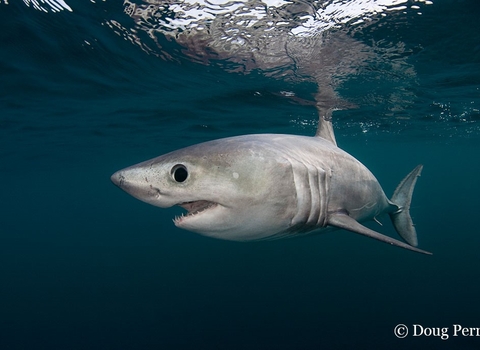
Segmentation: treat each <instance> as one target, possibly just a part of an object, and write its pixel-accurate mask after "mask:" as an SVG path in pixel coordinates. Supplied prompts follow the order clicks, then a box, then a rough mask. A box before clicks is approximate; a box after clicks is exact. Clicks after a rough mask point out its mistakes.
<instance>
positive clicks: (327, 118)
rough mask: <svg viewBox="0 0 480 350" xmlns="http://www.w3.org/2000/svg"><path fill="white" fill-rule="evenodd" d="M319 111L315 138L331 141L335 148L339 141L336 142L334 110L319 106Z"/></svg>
mask: <svg viewBox="0 0 480 350" xmlns="http://www.w3.org/2000/svg"><path fill="white" fill-rule="evenodd" d="M317 111H318V127H317V133H316V134H315V137H321V138H323V139H325V140H327V141H330V142H331V143H333V144H334V145H335V146H336V145H337V141H336V140H335V134H334V133H333V126H332V109H331V108H325V107H321V106H318V105H317Z"/></svg>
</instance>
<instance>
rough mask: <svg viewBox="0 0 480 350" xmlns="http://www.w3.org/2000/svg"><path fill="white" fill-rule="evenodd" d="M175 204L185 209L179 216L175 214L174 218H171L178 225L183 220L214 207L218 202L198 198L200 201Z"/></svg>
mask: <svg viewBox="0 0 480 350" xmlns="http://www.w3.org/2000/svg"><path fill="white" fill-rule="evenodd" d="M177 205H178V206H180V207H182V208H183V209H185V210H187V213H186V214H182V215H180V216H176V217H175V219H174V220H173V222H174V223H175V225H179V224H181V223H182V221H183V220H185V219H188V218H190V217H193V216H195V215H198V214H200V213H202V212H204V211H205V210H207V209H210V208H214V207H216V206H217V205H218V204H217V203H214V202H209V201H203V200H200V201H193V202H184V203H180V204H177Z"/></svg>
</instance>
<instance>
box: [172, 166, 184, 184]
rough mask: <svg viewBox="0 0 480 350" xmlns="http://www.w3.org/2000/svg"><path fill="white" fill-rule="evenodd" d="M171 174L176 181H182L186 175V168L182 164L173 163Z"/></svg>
mask: <svg viewBox="0 0 480 350" xmlns="http://www.w3.org/2000/svg"><path fill="white" fill-rule="evenodd" d="M171 174H172V177H173V179H174V180H175V181H176V182H184V181H185V180H186V179H187V177H188V171H187V168H186V167H185V165H183V164H177V165H174V166H173V168H172V171H171Z"/></svg>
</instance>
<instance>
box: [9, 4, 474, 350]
mask: <svg viewBox="0 0 480 350" xmlns="http://www.w3.org/2000/svg"><path fill="white" fill-rule="evenodd" d="M387 2H388V1H383V3H387ZM181 3H187V2H181ZM190 3H193V2H190ZM201 3H202V2H201ZM219 3H220V2H218V1H217V2H211V3H207V5H208V4H219ZM224 3H227V2H224ZM231 3H234V2H229V3H228V4H231ZM298 3H301V4H305V2H298ZM323 3H324V5H325V6H324V8H327V7H328V6H326V5H338V6H339V8H340V9H337V10H335V11H333V12H331V13H329V15H328V14H327V15H325V16H326V17H328V16H330V18H334V17H335V16H336V15H338V13H339V12H341V11H342V6H343V9H344V10H345V11H346V9H347V8H349V7H348V5H350V4H352V3H354V2H349V1H344V2H340V1H324V2H323ZM356 3H357V4H360V5H362V6H363V7H362V8H363V9H365V8H367V7H368V1H357V2H356ZM370 3H371V4H375V3H380V4H381V3H382V1H370ZM390 3H391V4H390V5H388V6H387V5H382V6H383V10H378V9H377V10H375V11H373V10H372V11H370V12H368V11H366V12H368V14H364V15H358V14H355V15H352V16H353V17H354V19H353V20H344V18H343V17H341V16H340V17H338V16H337V17H335V18H336V22H335V21H334V22H335V25H333V26H332V27H331V28H330V27H327V28H323V29H322V30H325V31H333V33H335V32H342V33H343V34H345V35H348V36H349V38H352V40H355V42H356V43H359V45H361V47H362V48H361V49H360V50H359V52H362V53H365V55H363V54H362V55H358V56H357V57H356V60H352V61H349V62H347V63H346V62H345V61H341V62H338V64H337V65H336V66H335V67H336V68H338V69H337V70H335V72H334V73H332V80H331V86H334V88H335V91H336V92H337V94H338V96H339V97H341V99H342V100H343V101H348V105H349V107H350V108H344V109H342V110H338V111H335V112H334V114H333V117H334V128H335V131H336V138H337V142H338V145H339V147H341V148H342V149H344V150H346V151H347V152H349V153H350V154H352V155H353V156H354V157H356V158H357V159H359V160H360V161H361V162H362V163H364V164H365V165H366V166H367V167H368V168H369V169H370V170H371V171H372V172H373V173H374V174H375V176H376V177H377V179H378V180H379V182H380V183H381V184H382V186H383V188H384V190H385V192H386V193H387V195H390V194H392V193H393V191H394V189H395V187H396V186H397V184H398V183H399V182H400V180H401V179H402V178H403V177H404V176H405V175H406V174H407V173H408V172H409V171H411V170H412V169H413V168H414V167H415V166H416V165H418V164H423V165H424V170H423V173H422V176H421V178H420V179H419V181H418V182H417V186H416V189H415V193H414V197H413V202H412V208H411V214H412V216H413V219H414V222H415V224H416V228H417V232H418V235H419V247H420V248H421V249H424V250H427V251H431V252H433V255H432V256H426V255H421V254H416V253H413V252H410V251H407V250H404V249H400V248H397V247H392V246H389V245H386V244H383V243H381V242H378V241H375V240H371V239H368V238H366V237H363V236H359V235H355V234H353V233H349V232H346V231H335V232H332V233H328V234H324V235H314V236H309V237H305V238H298V239H289V240H278V241H270V242H258V243H236V242H228V241H221V240H215V239H210V238H206V237H202V236H200V235H197V234H195V233H190V232H187V231H183V230H180V229H178V228H176V227H175V226H174V224H173V223H172V218H173V217H174V216H175V215H178V214H179V213H180V212H181V211H182V210H181V209H178V208H171V209H160V208H156V207H153V206H150V205H147V204H145V203H142V202H140V201H138V200H135V199H134V198H133V197H130V196H128V195H126V194H125V193H124V192H123V191H121V190H119V189H118V188H117V187H115V186H114V185H113V184H112V183H111V182H110V175H111V174H112V173H114V172H115V171H117V170H119V169H121V168H124V167H126V166H129V165H132V164H135V163H138V162H140V161H143V160H146V159H149V158H152V157H155V156H158V155H161V154H164V153H167V152H169V151H172V150H176V149H178V148H181V147H184V146H188V145H192V144H195V143H198V142H202V141H207V140H211V139H216V138H221V137H227V136H234V135H241V134H249V133H285V134H297V135H314V133H315V129H316V123H317V112H316V109H315V107H314V95H315V93H316V91H317V90H316V89H317V87H316V83H315V79H320V78H318V76H317V77H316V78H315V79H313V80H312V79H306V78H305V75H308V74H307V73H308V71H307V73H305V74H304V75H303V76H302V77H301V78H299V77H298V76H297V75H295V74H293V78H292V77H291V76H289V74H286V72H287V70H289V69H290V68H291V67H290V68H285V67H280V68H278V67H277V68H278V69H277V71H276V72H274V74H273V73H272V74H270V73H271V71H268V72H267V70H265V69H262V68H261V67H260V68H258V69H255V67H254V68H253V69H243V70H242V69H238V67H239V66H241V67H244V66H246V65H244V66H242V62H241V60H240V62H238V61H236V62H232V60H231V59H229V58H225V57H217V58H215V59H208V60H203V61H202V60H201V59H198V57H193V56H194V55H195V54H196V53H194V54H190V53H188V52H187V50H184V48H182V45H180V44H179V43H176V42H175V40H172V38H171V37H169V36H168V33H167V32H168V31H164V32H162V31H161V30H159V27H161V25H162V23H163V22H161V21H160V20H159V21H158V22H157V23H154V24H155V25H152V26H150V27H149V26H148V25H145V23H147V24H148V23H149V22H148V20H145V21H143V22H142V21H139V20H138V19H136V18H134V16H132V15H131V12H129V11H128V10H127V9H128V8H130V7H131V6H132V5H131V4H130V3H127V1H126V2H125V3H121V2H117V1H109V0H108V1H90V2H86V1H67V3H65V2H63V1H61V0H60V1H54V0H51V1H40V0H37V1H33V0H32V1H28V0H25V1H24V2H22V1H18V0H17V1H15V0H9V1H5V0H4V1H3V2H2V1H0V43H1V45H0V77H1V78H0V301H1V302H0V349H372V348H374V349H443V348H445V349H447V348H448V349H451V348H458V349H478V348H480V334H476V333H475V332H477V333H478V332H479V331H478V330H476V329H478V328H479V327H480V297H479V296H480V256H479V250H480V234H479V233H480V229H479V225H478V218H479V215H478V206H479V204H478V199H479V197H480V181H479V176H480V158H479V150H480V148H479V147H480V21H479V19H478V16H479V14H480V3H479V2H478V1H476V0H464V1H462V0H433V1H417V2H415V1H401V0H397V1H395V0H391V1H390ZM138 4H141V3H140V2H138ZM171 4H175V3H171ZM179 4H180V3H179ZM371 4H370V5H371ZM207 5H206V6H207ZM220 5H221V4H220ZM220 5H218V6H220ZM280 5H281V1H279V2H278V4H277V6H278V7H280ZM377 5H378V4H377ZM139 6H140V5H139ZM172 6H173V5H172ZM172 6H170V9H172V8H174V7H172ZM212 6H213V5H212ZM269 6H271V7H272V8H274V7H275V4H270V5H269ZM144 8H146V7H144ZM318 8H320V10H319V12H318V13H320V12H321V8H322V6H319V7H318ZM166 12H168V11H166ZM346 12H348V11H346ZM318 13H317V14H318ZM162 16H163V17H162ZM162 16H160V15H159V17H158V18H160V19H162V18H163V20H164V22H165V18H167V19H168V18H169V17H168V16H171V18H173V17H174V16H175V15H174V14H171V13H170V14H168V13H167V14H163V15H162ZM355 16H357V17H355ZM358 16H360V17H361V18H362V20H361V21H359V20H358V18H360V17H358ZM362 16H363V17H362ZM338 18H340V20H338ZM342 18H343V19H342ZM292 20H293V19H292ZM323 20H324V22H322V23H327V22H325V19H323ZM165 23H167V24H168V23H173V21H171V20H170V21H168V20H167V21H166V22H165ZM187 25H188V23H187ZM152 28H153V29H152ZM172 30H173V29H172ZM182 30H183V29H182ZM166 33H167V34H166ZM279 35H280V34H279ZM349 47H351V46H349ZM233 56H234V55H233ZM237 57H238V56H237ZM349 64H350V66H348V65H349ZM290 70H291V69H290ZM283 73H285V74H283ZM312 74H314V73H312ZM328 74H329V73H328ZM328 74H327V75H328ZM319 76H320V75H319ZM304 78H305V79H304ZM317 81H318V80H317ZM322 82H323V81H322ZM382 222H383V224H384V225H383V226H378V224H376V223H374V222H373V223H369V224H368V226H369V227H372V228H374V229H375V230H377V231H379V232H381V233H384V234H388V235H391V236H392V237H395V238H398V237H397V234H396V233H395V231H394V229H393V227H392V225H391V224H390V222H389V220H388V218H383V220H382ZM399 324H400V325H401V324H403V325H405V326H406V327H407V328H408V330H409V333H408V334H407V335H406V337H405V338H403V339H401V338H399V337H397V336H396V335H395V333H394V330H395V329H396V327H397V325H399ZM455 325H460V326H462V327H470V328H473V329H471V330H467V332H466V333H463V334H462V333H461V332H460V333H457V334H456V336H455V335H454V330H455ZM421 327H423V333H422V332H420V329H421ZM445 328H446V330H445ZM397 330H398V328H397ZM415 332H417V335H415ZM442 332H443V334H446V335H447V336H443V337H442V336H441V334H442ZM420 333H421V334H420ZM402 334H404V333H400V334H397V335H400V336H402ZM442 338H444V339H442ZM447 338H448V339H447Z"/></svg>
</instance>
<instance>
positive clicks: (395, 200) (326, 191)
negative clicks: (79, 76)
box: [111, 108, 431, 254]
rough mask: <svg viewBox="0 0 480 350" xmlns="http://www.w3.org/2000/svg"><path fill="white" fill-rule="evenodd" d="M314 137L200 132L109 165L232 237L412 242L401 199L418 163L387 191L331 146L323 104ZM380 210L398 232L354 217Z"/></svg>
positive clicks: (197, 225)
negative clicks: (142, 157) (331, 236)
mask: <svg viewBox="0 0 480 350" xmlns="http://www.w3.org/2000/svg"><path fill="white" fill-rule="evenodd" d="M319 115H320V118H319V125H318V129H317V132H316V135H315V136H314V137H308V136H296V135H281V134H257V135H243V136H236V137H229V138H224V139H218V140H214V141H209V142H204V143H200V144H197V145H193V146H190V147H186V148H183V149H180V150H177V151H174V152H171V153H168V154H165V155H162V156H160V157H157V158H154V159H151V160H147V161H145V162H142V163H139V164H137V165H133V166H130V167H128V168H125V169H123V170H120V171H117V172H116V173H115V174H113V175H112V177H111V180H112V181H113V183H115V184H116V185H117V186H118V187H120V188H121V189H122V190H124V191H125V192H127V193H129V194H130V195H132V196H133V197H135V198H137V199H139V200H141V201H144V202H146V203H149V204H152V205H155V206H158V207H161V208H168V207H172V206H174V205H178V206H180V207H182V208H184V209H186V211H187V213H186V214H184V215H181V216H179V217H176V218H175V219H174V220H173V221H174V223H175V225H176V226H177V227H179V228H182V229H185V230H188V231H193V232H197V233H199V234H202V235H205V236H209V237H214V238H220V239H225V240H232V241H255V240H263V239H277V238H285V237H296V236H302V235H307V234H311V233H321V232H327V231H332V230H335V229H344V230H348V231H351V232H355V233H358V234H361V235H364V236H367V237H371V238H375V239H377V240H379V241H382V242H385V243H389V244H392V245H395V246H398V247H402V248H405V249H408V250H411V251H414V252H418V253H423V254H431V253H429V252H427V251H424V250H421V249H419V248H416V246H417V244H418V241H417V233H416V231H415V227H414V225H413V222H412V219H411V217H410V213H409V209H410V202H411V199H412V193H413V189H414V187H415V183H416V181H417V177H418V176H420V173H421V171H422V167H423V166H422V165H418V166H417V167H416V168H415V169H413V170H412V172H411V173H410V174H408V175H407V176H406V177H405V178H404V179H403V180H402V182H400V184H399V185H398V187H397V189H396V190H395V192H394V194H393V196H392V198H391V199H390V200H389V199H388V198H387V197H386V195H385V193H384V192H383V189H382V187H381V186H380V184H379V183H378V181H377V179H376V178H375V176H374V175H373V174H372V173H371V172H370V171H369V170H368V169H367V168H366V167H365V166H364V165H363V164H362V163H360V162H359V161H358V160H357V159H355V158H354V157H352V156H351V155H350V154H348V153H346V152H345V151H343V150H341V149H340V148H339V147H337V144H336V141H335V136H334V133H333V127H332V123H331V110H325V109H322V108H319ZM385 213H388V214H389V216H390V218H391V220H392V222H393V225H394V227H395V229H396V231H397V232H398V234H399V235H400V236H401V237H402V238H403V239H404V240H405V241H406V242H407V243H404V242H401V241H399V240H396V239H393V238H391V237H388V236H385V235H383V234H381V233H378V232H376V231H373V230H371V229H369V228H367V227H365V226H363V225H362V224H360V222H364V221H368V220H376V218H377V217H378V216H380V215H382V214H385Z"/></svg>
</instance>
